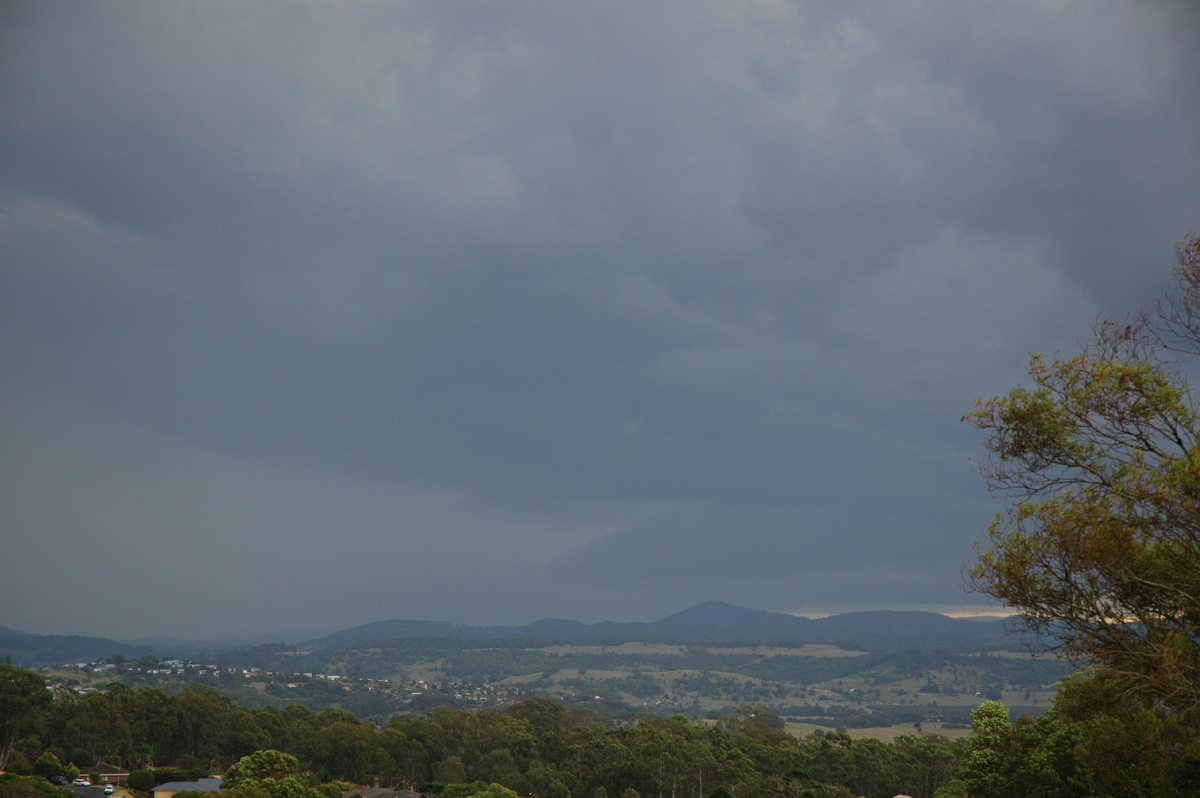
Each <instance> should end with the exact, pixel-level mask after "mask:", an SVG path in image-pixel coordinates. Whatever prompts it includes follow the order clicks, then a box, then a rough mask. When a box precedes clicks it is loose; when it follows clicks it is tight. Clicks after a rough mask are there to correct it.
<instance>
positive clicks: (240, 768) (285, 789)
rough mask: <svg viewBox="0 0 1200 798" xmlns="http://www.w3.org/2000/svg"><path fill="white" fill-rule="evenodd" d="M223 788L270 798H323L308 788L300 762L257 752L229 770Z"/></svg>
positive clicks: (285, 756)
mask: <svg viewBox="0 0 1200 798" xmlns="http://www.w3.org/2000/svg"><path fill="white" fill-rule="evenodd" d="M221 786H222V787H228V788H230V789H238V790H255V791H262V792H264V793H266V794H267V795H268V796H270V798H321V797H320V794H319V793H318V792H317V791H316V790H315V789H313V788H312V787H310V786H308V778H307V777H306V776H305V775H304V772H303V771H302V770H301V769H300V761H299V760H298V759H296V757H294V756H292V755H291V754H285V753H283V752H282V751H274V750H268V751H255V752H254V753H253V754H250V755H249V756H244V757H242V758H241V759H239V760H238V761H237V762H235V763H234V764H233V765H231V766H230V768H229V770H228V771H227V772H226V773H225V779H224V781H223V782H222V785H221Z"/></svg>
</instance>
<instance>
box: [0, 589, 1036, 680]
mask: <svg viewBox="0 0 1200 798" xmlns="http://www.w3.org/2000/svg"><path fill="white" fill-rule="evenodd" d="M429 639H462V640H480V641H486V640H544V641H555V642H563V643H587V642H612V641H634V642H664V643H715V642H748V641H758V642H764V643H782V644H789V645H792V644H806V643H821V644H830V645H840V646H843V647H849V648H855V649H859V650H863V651H880V650H886V649H891V648H898V647H902V648H941V647H947V646H962V645H990V644H1002V643H1006V642H1012V640H1013V637H1012V635H1011V634H1010V633H1009V632H1008V631H1007V629H1006V626H1005V622H1004V621H1002V620H989V621H971V620H959V619H954V618H948V617H946V616H944V615H939V614H937V613H933V612H896V611H887V610H880V611H876V612H853V613H846V614H842V615H833V616H830V617H828V618H818V619H814V618H805V617H800V616H794V615H787V614H785V613H781V612H768V611H765V610H755V609H747V608H745V607H738V606H736V605H733V604H728V603H726V602H721V601H706V602H703V603H701V604H697V605H696V606H694V607H690V608H688V609H686V610H683V611H681V612H677V613H675V614H673V615H669V616H667V617H665V618H662V619H660V620H657V621H651V622H647V623H643V622H617V621H604V622H601V623H594V624H585V623H581V622H579V621H572V620H563V619H557V618H544V619H542V620H539V621H535V622H533V623H531V624H527V625H525V626H466V625H455V624H450V623H447V622H445V621H419V620H386V621H375V622H372V623H367V624H363V625H361V626H355V627H351V628H349V629H343V630H341V631H337V632H334V633H332V634H329V635H326V636H325V637H322V638H319V639H315V640H308V641H304V642H303V643H297V644H296V647H297V648H304V649H329V648H341V647H344V646H350V645H354V644H359V643H363V642H367V641H385V640H429ZM256 642H266V641H265V640H261V639H260V640H259V641H256ZM271 642H279V643H286V642H291V641H284V640H278V641H271ZM245 646H246V642H245V641H243V642H242V643H241V644H240V645H239V644H237V643H234V642H233V641H230V642H229V645H227V646H224V647H222V646H218V645H215V644H213V643H212V642H211V641H210V642H207V643H197V642H189V641H185V640H178V639H161V640H141V641H134V642H120V641H116V640H109V639H107V638H101V637H83V636H75V635H70V636H65V635H38V634H32V633H28V632H20V631H16V630H14V629H8V628H5V627H0V657H6V658H8V660H9V661H10V662H12V663H13V664H14V665H21V666H24V667H40V666H44V665H56V664H61V663H66V662H83V661H92V660H97V659H105V658H108V657H112V656H113V655H114V654H119V655H121V656H124V657H127V658H136V657H142V656H146V655H149V654H156V655H160V656H185V655H191V654H194V653H198V652H200V651H207V652H209V653H212V654H217V653H221V651H227V650H230V649H235V648H243V649H244V648H245Z"/></svg>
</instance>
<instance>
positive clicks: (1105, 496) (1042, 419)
mask: <svg viewBox="0 0 1200 798" xmlns="http://www.w3.org/2000/svg"><path fill="white" fill-rule="evenodd" d="M1177 254H1178V265H1177V267H1176V269H1175V273H1174V278H1175V279H1174V281H1173V283H1172V286H1171V289H1170V291H1169V293H1167V294H1166V295H1165V296H1164V298H1163V299H1162V300H1161V301H1160V302H1159V303H1158V305H1157V306H1156V308H1155V310H1154V311H1153V312H1147V313H1143V314H1142V315H1141V316H1139V317H1137V318H1135V319H1134V320H1132V321H1130V322H1128V323H1113V322H1109V321H1102V322H1099V323H1097V324H1096V325H1095V329H1094V333H1093V335H1092V337H1091V339H1090V341H1089V343H1087V345H1086V346H1085V347H1084V348H1083V351H1082V352H1080V353H1079V354H1077V355H1075V356H1072V357H1062V358H1053V359H1047V358H1044V357H1042V356H1040V355H1035V356H1034V357H1033V358H1032V360H1031V362H1030V364H1029V376H1030V378H1031V380H1032V385H1031V386H1030V387H1023V386H1022V387H1017V388H1014V389H1013V390H1012V391H1010V392H1009V393H1007V394H1005V395H1003V396H998V397H995V398H992V399H988V400H986V401H979V402H977V403H976V406H975V409H974V410H973V411H972V412H970V413H968V414H967V415H966V416H965V417H964V420H965V421H966V422H967V423H969V424H971V425H972V426H974V427H977V428H978V429H981V430H984V431H985V432H987V433H988V438H987V441H986V446H987V450H988V454H989V456H988V458H987V460H986V461H985V462H984V463H983V465H982V471H983V473H984V475H985V476H986V477H987V479H988V481H989V484H990V485H991V486H992V487H993V488H994V489H998V490H1000V491H1003V492H1004V493H1005V494H1006V495H1007V496H1009V497H1010V498H1011V500H1012V501H1011V503H1010V505H1009V507H1008V510H1007V511H1006V512H1005V513H1003V514H1001V515H998V516H997V517H996V520H995V521H994V522H993V523H992V525H991V526H990V528H989V530H988V534H989V540H988V545H987V546H986V547H978V551H977V560H976V561H975V563H974V564H973V565H972V566H971V567H970V568H969V570H968V572H967V580H968V582H969V584H970V585H971V586H972V587H974V588H975V589H977V590H979V591H982V592H984V593H987V594H989V595H991V596H994V597H995V598H997V599H1000V600H1001V601H1003V602H1004V603H1006V604H1008V605H1009V606H1011V607H1013V608H1015V609H1017V610H1018V611H1019V612H1020V613H1022V617H1023V619H1024V623H1025V625H1026V626H1027V628H1028V629H1029V630H1031V631H1032V632H1033V633H1035V634H1036V635H1037V636H1038V637H1040V638H1041V639H1042V640H1044V641H1046V642H1049V643H1050V644H1051V645H1052V646H1055V647H1058V648H1060V649H1062V650H1064V651H1065V653H1067V654H1068V655H1070V656H1072V657H1074V658H1076V659H1080V660H1090V661H1093V662H1096V663H1099V664H1101V665H1103V666H1105V668H1106V669H1107V671H1108V673H1109V675H1110V677H1112V678H1113V679H1114V680H1115V682H1116V683H1118V684H1120V685H1121V686H1122V690H1123V691H1125V693H1126V694H1127V695H1129V696H1131V697H1137V698H1138V699H1140V700H1143V701H1145V702H1148V703H1149V704H1151V705H1154V706H1159V707H1163V708H1168V709H1171V710H1173V711H1175V712H1180V713H1185V714H1186V713H1197V714H1200V408H1198V407H1197V405H1196V401H1195V398H1194V397H1193V396H1192V395H1191V394H1190V393H1189V391H1188V387H1187V382H1186V378H1185V374H1186V369H1187V368H1188V366H1194V365H1196V363H1197V362H1200V361H1197V360H1196V359H1195V358H1196V356H1197V355H1200V237H1197V236H1196V235H1190V236H1188V237H1186V238H1185V239H1184V240H1183V241H1182V242H1180V244H1179V246H1178V250H1177ZM1189 361H1190V362H1189Z"/></svg>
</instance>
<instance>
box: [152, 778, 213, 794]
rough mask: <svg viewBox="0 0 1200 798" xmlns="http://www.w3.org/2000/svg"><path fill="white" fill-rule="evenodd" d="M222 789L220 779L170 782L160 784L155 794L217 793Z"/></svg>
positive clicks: (155, 789)
mask: <svg viewBox="0 0 1200 798" xmlns="http://www.w3.org/2000/svg"><path fill="white" fill-rule="evenodd" d="M219 789H221V780H220V779H219V778H212V779H197V780H196V781H168V782H167V783H166V784H160V785H158V786H157V787H155V788H154V791H155V792H158V791H160V790H162V791H167V790H173V791H175V792H183V791H185V790H187V791H189V792H216V791H217V790H219Z"/></svg>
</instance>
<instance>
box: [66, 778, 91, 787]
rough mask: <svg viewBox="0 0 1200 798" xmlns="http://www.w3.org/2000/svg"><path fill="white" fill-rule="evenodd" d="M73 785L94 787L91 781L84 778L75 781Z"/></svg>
mask: <svg viewBox="0 0 1200 798" xmlns="http://www.w3.org/2000/svg"><path fill="white" fill-rule="evenodd" d="M71 783H72V784H74V785H75V786H76V787H91V786H92V783H91V782H90V781H88V780H87V779H85V778H83V777H82V776H81V777H80V778H77V779H75V781H73V782H71Z"/></svg>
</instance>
